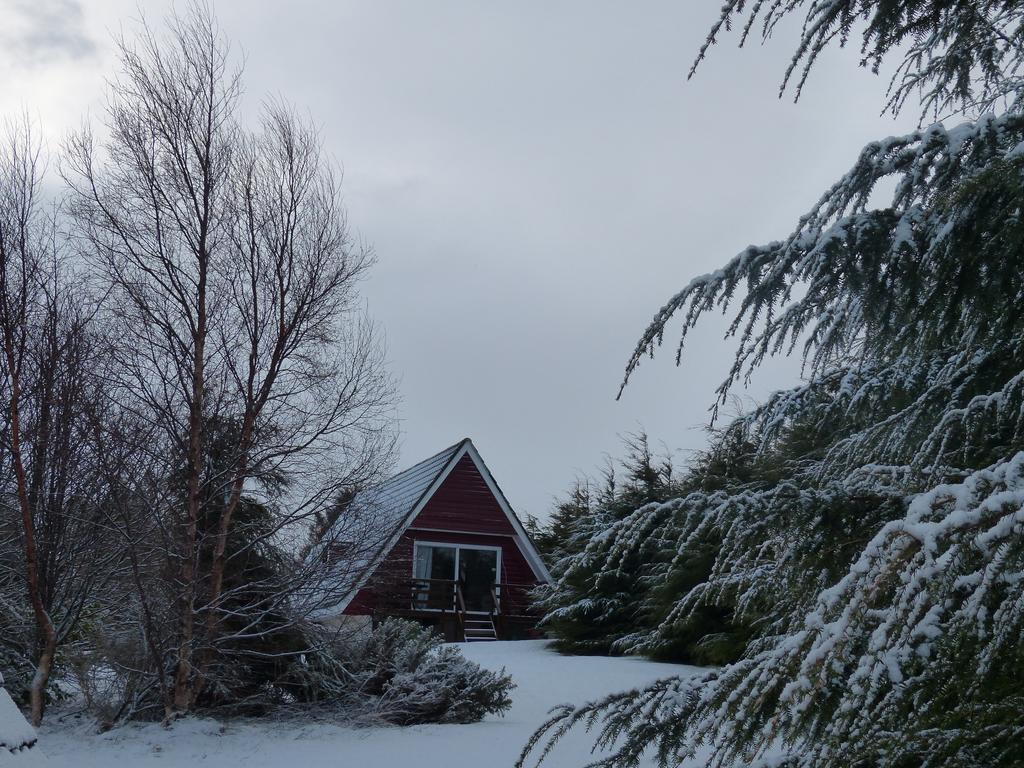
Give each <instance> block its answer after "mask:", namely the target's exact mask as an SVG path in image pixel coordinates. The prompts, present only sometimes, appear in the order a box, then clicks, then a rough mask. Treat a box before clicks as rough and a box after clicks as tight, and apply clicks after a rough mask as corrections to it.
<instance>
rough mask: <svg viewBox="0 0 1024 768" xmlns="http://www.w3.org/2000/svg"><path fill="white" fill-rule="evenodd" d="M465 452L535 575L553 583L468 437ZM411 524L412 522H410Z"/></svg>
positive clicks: (521, 524) (519, 521) (524, 529)
mask: <svg viewBox="0 0 1024 768" xmlns="http://www.w3.org/2000/svg"><path fill="white" fill-rule="evenodd" d="M465 442H466V445H465V452H466V453H468V454H469V457H470V458H471V459H473V463H474V464H476V468H477V471H478V472H479V473H480V476H481V477H482V478H483V479H484V482H485V483H487V487H488V488H489V489H490V491H491V493H492V494H494V498H495V499H497V500H498V506H499V507H501V511H502V512H504V513H505V517H507V518H508V521H509V522H510V523H511V524H512V527H513V528H514V529H515V532H516V534H517V536H518V541H517V543H518V545H519V550H520V551H521V552H522V553H523V557H525V558H526V562H527V563H529V564H530V568H532V569H533V573H534V575H535V576H537V577H538V578H539V579H540V580H542V581H551V573H550V572H549V571H548V569H547V566H546V565H544V561H543V560H542V559H541V556H540V552H538V551H537V548H536V547H535V546H534V544H533V540H532V539H531V538H530V535H529V534H528V533H527V532H526V528H524V527H523V523H522V521H521V520H520V519H519V516H518V515H517V514H516V513H515V511H514V510H513V509H512V505H511V504H509V503H508V499H506V498H505V494H504V493H502V492H501V488H500V487H499V486H498V483H497V481H495V479H494V476H493V475H492V474H491V470H489V469H488V468H487V465H486V464H485V463H484V460H483V458H482V457H481V456H480V453H479V451H477V449H476V446H475V445H473V441H472V440H470V439H469V438H468V437H467V438H466V441H465ZM410 522H411V521H410Z"/></svg>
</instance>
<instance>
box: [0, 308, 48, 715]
mask: <svg viewBox="0 0 1024 768" xmlns="http://www.w3.org/2000/svg"><path fill="white" fill-rule="evenodd" d="M14 347H15V344H14V337H13V329H11V328H9V327H8V328H5V329H4V355H5V357H6V358H7V369H8V371H9V375H10V377H11V382H10V386H11V397H10V402H9V407H10V420H11V461H12V463H13V464H14V478H15V483H16V485H17V495H18V507H19V509H20V511H21V524H22V529H23V534H24V538H25V583H26V586H27V589H28V597H29V601H30V602H31V604H32V612H33V614H34V615H35V620H36V632H37V634H38V639H39V647H40V652H39V659H38V661H37V664H36V672H35V674H34V675H33V676H32V686H31V689H30V691H29V699H30V703H31V707H32V725H34V726H36V727H37V728H38V727H39V725H40V723H42V721H43V710H44V708H45V698H46V697H45V693H46V686H47V684H48V683H49V681H50V673H51V671H52V670H53V656H54V653H55V652H56V649H57V630H56V629H55V628H54V626H53V621H52V619H51V618H50V614H49V613H48V612H47V610H46V606H45V605H44V603H43V596H42V592H41V590H40V584H39V554H38V551H37V548H36V532H35V523H34V521H33V519H32V507H31V505H30V504H29V498H28V483H27V480H26V477H25V462H24V459H23V457H22V446H21V381H20V379H21V376H20V372H19V371H20V366H19V365H18V364H17V360H16V359H15V353H14Z"/></svg>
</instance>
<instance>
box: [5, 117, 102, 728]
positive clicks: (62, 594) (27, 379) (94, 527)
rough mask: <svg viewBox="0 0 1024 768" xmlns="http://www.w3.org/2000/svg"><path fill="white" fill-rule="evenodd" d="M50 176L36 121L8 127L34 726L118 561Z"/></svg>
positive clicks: (83, 311) (8, 500)
mask: <svg viewBox="0 0 1024 768" xmlns="http://www.w3.org/2000/svg"><path fill="white" fill-rule="evenodd" d="M42 168H43V164H42V160H41V151H40V146H39V144H38V142H36V141H35V139H34V135H33V129H32V126H31V124H30V123H29V121H28V120H27V119H23V120H22V121H20V122H17V123H12V124H10V125H9V126H8V134H7V137H6V140H5V143H4V145H3V148H2V150H0V337H2V348H3V356H2V360H0V388H2V391H3V393H4V398H3V400H4V408H3V411H2V416H3V419H2V421H0V437H2V439H0V476H2V477H3V480H0V507H2V508H4V509H16V510H17V514H16V515H12V516H11V518H6V516H5V518H4V519H3V520H0V590H3V591H5V592H7V593H8V594H10V595H13V591H12V590H11V587H12V585H14V584H17V583H19V582H20V583H23V584H24V585H25V586H26V587H27V589H26V590H25V593H26V594H27V597H28V602H29V604H30V605H31V614H32V616H33V625H34V626H32V627H26V626H22V627H21V630H22V631H21V632H17V631H15V632H14V634H15V635H17V637H14V638H12V640H11V641H12V642H14V643H20V644H21V645H22V647H23V648H24V649H25V650H26V654H25V655H26V656H27V657H28V658H30V659H31V663H32V664H33V665H34V667H35V672H34V675H33V677H32V680H31V683H30V686H29V691H30V704H31V717H32V720H33V722H34V723H35V724H37V725H38V723H39V722H40V720H41V719H42V715H43V708H44V703H45V691H46V687H47V684H48V682H49V679H50V676H51V673H52V670H53V664H54V658H55V655H56V652H57V649H58V647H59V646H60V645H62V644H63V643H64V642H65V641H66V640H67V639H68V637H69V636H70V635H72V633H73V632H74V630H75V627H76V625H77V623H78V620H79V617H80V616H81V614H82V611H83V610H84V609H85V608H86V606H87V603H88V601H89V599H90V598H91V596H92V595H93V593H94V590H95V589H96V588H97V586H98V585H99V584H101V583H102V582H103V580H104V579H106V578H107V577H108V576H109V574H110V573H112V572H113V570H114V569H115V567H116V562H117V560H118V557H119V555H118V553H117V552H116V551H115V550H112V549H111V548H110V547H108V546H107V545H106V543H105V535H104V532H103V530H102V528H103V526H102V513H101V509H102V506H103V504H104V502H105V498H106V495H107V489H106V486H105V483H104V481H103V479H102V478H101V477H100V476H99V475H98V474H97V472H96V467H97V464H96V460H97V453H96V450H95V441H94V440H93V435H94V434H95V427H96V424H97V419H98V418H99V415H100V414H99V410H98V408H99V405H100V401H101V398H102V395H101V386H100V382H99V379H98V378H97V377H96V376H95V375H94V370H95V368H96V367H97V366H99V365H100V360H101V358H102V356H103V351H102V349H101V345H100V344H99V343H98V339H97V337H96V335H95V329H94V327H93V325H92V322H91V318H92V316H91V310H90V308H89V307H90V303H89V302H88V301H87V299H86V296H85V293H84V291H83V289H82V287H81V281H80V280H79V279H78V276H77V275H75V274H73V273H72V271H71V270H70V268H69V266H68V263H67V262H68V260H67V256H66V248H65V247H64V244H63V242H62V240H61V239H60V237H59V236H58V232H57V220H56V216H55V213H51V212H50V211H48V210H46V209H45V206H44V205H43V204H42V202H41V199H40V191H39V190H40V185H41V179H42ZM15 518H17V519H18V521H19V522H18V523H17V524H13V520H14V519H15ZM11 602H13V598H12V600H11ZM10 613H11V614H12V615H17V614H18V610H16V609H15V610H12V611H10Z"/></svg>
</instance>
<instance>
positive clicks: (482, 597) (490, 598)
mask: <svg viewBox="0 0 1024 768" xmlns="http://www.w3.org/2000/svg"><path fill="white" fill-rule="evenodd" d="M497 583H498V550H496V549H464V548H461V547H460V548H459V584H460V586H461V587H462V597H463V599H464V600H465V601H466V610H467V611H482V612H486V613H490V612H491V611H493V610H494V608H495V605H494V592H493V590H494V585H495V584H497Z"/></svg>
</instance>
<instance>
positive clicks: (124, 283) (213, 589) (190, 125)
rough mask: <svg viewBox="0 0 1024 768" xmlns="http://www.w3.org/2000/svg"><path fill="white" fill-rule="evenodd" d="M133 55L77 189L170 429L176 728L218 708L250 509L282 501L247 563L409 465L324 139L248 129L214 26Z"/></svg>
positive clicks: (130, 387)
mask: <svg viewBox="0 0 1024 768" xmlns="http://www.w3.org/2000/svg"><path fill="white" fill-rule="evenodd" d="M119 50H120V58H121V65H122V76H121V78H120V79H119V80H118V81H117V82H116V84H115V86H114V88H112V91H111V96H110V101H109V104H108V107H107V112H106V116H107V119H106V129H107V134H108V136H109V138H107V139H106V140H105V141H104V142H102V143H101V142H98V141H96V140H95V138H94V137H93V136H92V135H91V133H90V132H89V131H87V130H86V131H83V132H81V133H79V134H78V135H76V136H75V137H73V138H72V139H71V140H70V142H69V145H68V153H67V154H68V164H67V166H66V169H65V177H66V179H67V180H68V182H69V184H70V185H71V187H72V193H73V200H74V202H73V208H72V210H73V213H74V216H75V219H76V221H77V222H78V226H79V231H80V233H81V236H82V241H83V242H84V243H85V244H86V247H87V251H88V254H89V259H90V261H91V263H92V264H94V265H95V267H96V268H97V271H98V272H99V273H100V274H101V275H102V279H103V281H104V283H105V289H106V291H107V294H108V296H109V298H108V300H107V303H106V315H105V319H106V320H107V321H108V322H109V324H110V325H111V326H112V327H114V328H116V330H115V332H114V333H113V334H112V339H113V340H114V345H113V346H114V354H115V356H116V359H117V365H116V366H115V367H114V368H112V376H113V378H114V381H113V382H112V385H113V386H114V387H115V388H116V389H117V391H118V399H119V401H120V402H121V403H123V404H124V407H125V408H126V409H127V410H128V411H129V412H130V413H131V414H132V415H133V416H134V417H135V418H137V419H139V420H141V422H142V423H144V424H146V425H148V426H149V427H150V429H149V430H145V429H144V430H142V433H145V434H148V435H149V437H148V438H147V441H146V444H145V445H140V446H138V451H139V452H140V453H147V454H148V455H149V456H150V457H151V459H152V461H153V462H154V464H153V467H160V469H158V470H157V469H153V468H152V467H151V468H150V469H149V470H147V472H149V473H150V474H157V475H162V476H163V477H164V478H166V483H165V484H164V485H162V486H161V484H160V483H154V484H151V485H150V488H151V491H152V495H151V498H148V499H147V505H148V506H149V508H150V509H151V510H152V512H153V514H154V515H156V516H157V518H158V519H159V521H160V526H159V532H160V535H161V536H162V537H164V544H165V545H166V546H165V547H164V549H165V554H166V558H165V559H166V561H167V564H168V566H169V567H170V569H171V570H172V571H173V573H174V593H175V600H174V604H175V610H174V618H173V623H174V627H173V631H172V634H173V638H174V640H173V642H172V643H170V647H173V649H174V650H173V659H172V662H171V664H172V667H173V668H172V670H171V671H170V674H169V678H168V679H169V680H172V682H169V683H168V684H169V685H170V686H171V691H170V693H169V695H167V696H166V716H167V717H172V716H175V715H176V714H179V713H182V712H186V711H188V710H189V709H190V708H191V707H192V706H193V705H194V704H195V702H196V700H197V698H198V697H199V695H200V694H201V693H202V692H203V691H204V687H205V686H206V685H207V684H208V683H209V681H210V677H211V674H212V672H211V670H212V667H213V665H214V664H215V662H216V660H217V657H218V654H219V653H220V652H221V650H222V649H223V647H224V645H225V643H224V640H225V637H224V632H225V630H224V628H223V626H222V622H223V620H224V617H225V616H226V615H228V614H230V615H232V616H233V617H235V618H237V617H238V614H239V611H240V610H241V609H240V608H239V606H238V604H237V600H238V597H239V593H238V591H237V590H228V589H226V588H225V572H226V570H227V569H228V567H229V562H228V561H229V559H230V557H235V558H239V559H241V558H242V553H240V552H238V551H235V552H234V553H233V554H232V555H231V556H230V557H229V541H230V540H231V537H232V535H233V534H234V533H236V532H237V529H238V526H237V516H238V513H239V509H240V506H242V505H243V504H246V503H248V502H247V499H248V501H252V500H253V499H256V498H257V497H259V496H260V495H261V494H263V495H264V496H266V494H268V493H269V494H271V495H273V494H275V493H276V494H277V495H278V496H277V498H275V499H272V500H270V501H272V502H273V503H269V504H268V508H272V509H273V510H274V513H273V514H274V521H275V522H274V524H273V525H272V526H271V529H270V530H269V531H265V530H262V529H261V530H262V532H261V533H260V535H259V536H257V537H256V539H255V540H253V541H251V542H249V543H247V544H246V545H245V546H244V547H243V552H244V551H245V549H246V548H251V547H256V546H259V545H260V544H261V542H263V541H265V540H266V538H267V537H268V536H272V537H278V538H280V537H284V536H285V535H286V534H288V532H289V531H291V530H292V529H294V528H295V527H296V524H297V523H300V522H301V521H303V520H306V519H311V518H312V517H313V515H315V514H316V513H317V512H318V511H319V510H322V509H323V508H324V507H326V506H327V505H329V504H331V503H332V502H333V501H334V499H336V498H337V496H338V494H339V493H340V492H342V491H343V490H344V489H345V488H347V487H354V486H356V485H361V484H364V483H366V482H367V481H368V480H370V479H371V478H373V477H374V476H375V474H377V473H378V472H379V470H380V469H381V467H382V465H383V464H384V463H386V462H387V461H388V459H389V457H390V454H391V449H392V447H393V436H392V432H391V429H390V419H389V412H390V407H391V403H392V397H393V386H392V383H391V380H390V377H389V375H388V374H387V371H386V368H385V365H384V362H385V361H384V357H383V351H382V348H381V345H380V343H379V340H378V338H377V334H376V333H375V331H374V329H373V327H372V325H371V324H370V323H369V322H368V321H367V320H366V319H365V316H364V313H363V312H362V309H361V306H360V304H359V298H358V293H357V287H358V282H359V279H360V277H361V276H362V274H363V273H364V271H365V270H366V268H367V267H368V266H369V264H370V262H371V258H370V256H369V254H368V252H367V251H366V250H365V249H362V248H359V247H357V246H355V245H354V244H353V243H352V241H351V239H350V237H349V235H348V231H347V227H346V221H345V216H344V212H343V209H342V207H341V203H340V189H339V184H338V179H337V178H336V176H335V175H334V173H333V172H332V170H331V167H330V165H329V164H328V163H327V162H325V160H324V158H323V157H322V155H321V151H320V140H319V137H318V135H317V132H316V131H315V130H314V129H313V128H311V127H310V126H309V125H308V124H306V123H304V122H303V121H302V120H300V119H298V118H297V117H296V116H295V114H294V113H293V111H292V110H290V109H289V108H287V107H286V106H284V105H282V104H280V103H270V104H267V105H265V107H264V109H263V111H262V118H261V121H260V125H259V128H258V130H257V131H254V132H253V131H248V130H246V129H244V128H243V127H242V126H241V125H240V123H239V120H238V108H239V106H238V105H239V96H240V93H241V86H240V79H239V77H240V73H239V71H238V70H236V69H234V68H232V66H231V63H230V61H231V60H230V54H229V48H228V45H227V43H226V42H225V40H224V38H223V36H222V35H221V34H220V32H219V30H218V28H217V26H216V23H215V21H214V20H213V18H212V16H211V14H210V13H209V11H208V10H207V9H205V8H204V7H201V6H193V7H192V8H191V9H190V10H189V12H188V13H187V14H185V15H184V16H174V17H172V18H171V20H170V22H169V25H168V33H167V34H166V35H165V36H161V35H159V34H158V33H156V32H155V31H154V30H153V29H152V28H151V27H149V26H147V25H146V24H143V25H142V28H141V34H140V36H139V38H138V42H137V43H132V42H129V41H127V40H124V39H122V40H121V41H120V43H119ZM161 546H163V545H161ZM294 589H296V586H295V585H289V586H288V587H287V588H284V589H280V590H279V593H280V596H279V597H280V599H279V600H278V601H277V603H283V602H285V601H286V600H287V597H288V596H287V594H286V593H290V592H292V591H293V590H294ZM229 604H230V608H228V605H229ZM266 611H267V607H266V605H265V604H261V605H260V606H259V607H258V608H253V612H254V614H258V615H265V613H266ZM250 629H251V628H250ZM246 631H249V630H246ZM158 663H160V664H163V663H164V661H163V660H162V659H161V660H159V662H158Z"/></svg>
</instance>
